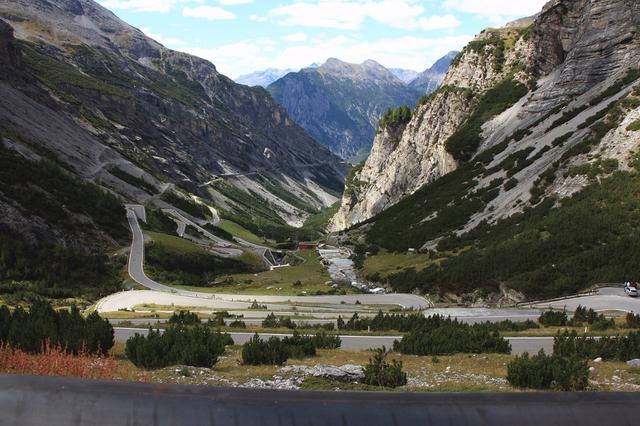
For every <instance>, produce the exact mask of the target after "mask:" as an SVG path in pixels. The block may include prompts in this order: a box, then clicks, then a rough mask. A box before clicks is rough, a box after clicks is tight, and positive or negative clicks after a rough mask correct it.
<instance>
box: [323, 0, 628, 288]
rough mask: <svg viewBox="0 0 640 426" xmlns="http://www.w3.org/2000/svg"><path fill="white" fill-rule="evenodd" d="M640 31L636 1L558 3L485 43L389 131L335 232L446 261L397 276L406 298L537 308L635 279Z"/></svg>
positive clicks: (353, 181) (474, 46)
mask: <svg viewBox="0 0 640 426" xmlns="http://www.w3.org/2000/svg"><path fill="white" fill-rule="evenodd" d="M524 22H525V23H526V21H524ZM639 24H640V5H638V3H637V2H635V1H631V0H580V1H569V0H553V1H551V2H549V3H548V4H547V5H546V6H545V7H544V9H543V11H542V12H541V13H540V14H539V15H538V16H537V17H536V19H535V21H534V23H533V24H532V25H530V26H527V27H517V26H514V25H511V26H508V27H506V28H503V29H499V30H487V31H484V32H483V33H482V34H480V35H479V36H478V37H477V38H476V39H475V40H474V41H473V42H471V43H470V44H469V45H468V46H467V47H466V48H465V49H464V50H463V52H462V53H461V54H460V55H459V56H458V57H457V58H456V59H455V60H454V62H453V64H452V67H451V68H450V70H449V72H448V73H447V76H446V78H445V81H444V83H443V86H442V87H441V88H440V89H439V90H438V91H436V92H435V93H434V94H433V95H432V96H430V97H429V98H428V99H426V100H425V101H424V102H423V103H422V104H421V105H419V106H418V107H417V108H416V109H415V110H414V111H413V115H412V118H411V119H410V120H408V122H407V121H403V120H396V121H394V120H390V121H389V120H388V121H386V122H384V123H381V126H380V129H379V131H378V135H377V137H376V142H375V144H374V148H373V151H372V154H371V156H370V157H369V159H368V160H367V162H366V164H365V165H364V166H363V167H362V169H361V170H356V171H354V172H353V173H352V175H351V176H350V177H349V178H348V184H349V186H348V188H347V190H346V191H345V196H344V198H343V203H342V207H341V209H340V211H339V212H338V214H337V215H336V216H335V217H334V219H333V227H334V229H344V228H348V227H351V226H353V225H356V224H358V223H361V225H360V226H357V227H356V229H355V230H353V231H352V232H353V233H355V234H364V236H366V238H367V240H368V241H369V242H372V243H376V244H379V245H381V246H383V247H385V248H387V249H390V250H394V251H403V250H407V249H408V248H416V249H421V250H422V251H432V250H437V252H435V251H434V252H432V253H431V255H429V256H428V258H429V259H432V260H430V261H426V263H425V267H424V269H421V270H420V271H416V270H407V271H404V272H399V273H397V274H392V275H391V276H388V277H386V278H387V279H388V281H389V282H390V283H391V284H392V285H394V287H396V288H398V289H403V290H408V289H412V288H416V287H418V288H421V289H422V290H423V291H425V292H439V293H442V292H447V291H452V292H457V293H461V292H471V291H473V290H478V289H481V290H482V292H497V291H498V287H499V286H501V285H503V284H507V285H508V286H509V287H511V288H515V289H517V290H520V291H521V292H523V293H524V294H525V295H527V296H532V297H534V296H541V295H544V296H549V295H556V294H566V293H570V292H573V291H576V290H578V289H581V288H584V287H586V286H588V285H589V284H593V283H596V282H602V281H605V282H606V281H608V282H615V281H623V280H624V279H625V277H628V276H638V275H639V274H640V268H639V267H638V266H637V263H636V262H634V261H633V258H634V257H636V256H637V255H638V254H639V253H640V247H639V243H638V241H640V228H638V226H637V223H638V219H637V217H638V214H640V211H639V210H638V206H637V202H636V201H637V200H636V198H637V193H638V191H640V181H639V180H638V170H637V169H636V167H637V164H638V163H637V157H636V156H637V153H638V152H639V151H640V133H639V132H638V131H637V129H638V128H640V124H638V123H639V122H638V117H640V88H639V87H638V86H639V83H640V82H639V81H638V78H639V77H640V72H639V71H638V67H639V66H640V59H639V58H640V37H639V36H638V25H639ZM627 279H628V278H627Z"/></svg>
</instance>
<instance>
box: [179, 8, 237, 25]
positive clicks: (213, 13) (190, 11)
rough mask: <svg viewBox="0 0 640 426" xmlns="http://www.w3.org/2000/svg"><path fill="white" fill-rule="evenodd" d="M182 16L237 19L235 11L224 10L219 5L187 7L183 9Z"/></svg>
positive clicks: (212, 19)
mask: <svg viewBox="0 0 640 426" xmlns="http://www.w3.org/2000/svg"><path fill="white" fill-rule="evenodd" d="M182 16H186V17H188V18H202V19H207V20H209V21H220V20H230V19H236V15H235V13H232V12H229V11H228V10H224V9H223V8H221V7H218V6H198V7H185V8H184V9H183V10H182Z"/></svg>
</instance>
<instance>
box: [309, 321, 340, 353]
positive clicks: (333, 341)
mask: <svg viewBox="0 0 640 426" xmlns="http://www.w3.org/2000/svg"><path fill="white" fill-rule="evenodd" d="M332 325H333V324H332ZM313 344H314V346H315V347H316V348H317V349H339V348H340V346H341V345H342V340H341V339H340V336H338V335H336V334H329V333H327V332H326V331H324V330H323V331H320V332H318V333H316V334H315V336H313Z"/></svg>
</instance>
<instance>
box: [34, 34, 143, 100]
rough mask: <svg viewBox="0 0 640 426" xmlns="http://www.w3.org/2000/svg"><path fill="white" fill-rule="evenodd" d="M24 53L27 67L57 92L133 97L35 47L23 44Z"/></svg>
mask: <svg viewBox="0 0 640 426" xmlns="http://www.w3.org/2000/svg"><path fill="white" fill-rule="evenodd" d="M22 51H23V52H24V63H25V64H26V65H27V67H29V68H30V69H31V70H33V72H34V73H35V74H36V76H37V77H38V79H39V80H40V81H41V82H42V83H44V84H45V85H47V86H49V87H50V88H52V89H53V90H55V91H56V92H60V93H65V92H66V88H67V87H76V88H78V89H82V90H93V91H97V92H100V93H103V94H105V95H110V96H116V97H120V98H130V97H131V94H130V93H129V92H128V91H127V90H126V89H124V88H122V87H119V86H116V85H114V84H110V83H107V82H105V81H101V80H98V79H96V78H94V77H92V76H90V75H87V74H84V73H82V72H80V70H78V69H77V68H75V67H73V66H72V65H69V64H67V63H65V62H62V61H60V60H57V59H54V58H53V57H51V56H47V55H44V54H42V53H40V52H38V51H37V50H36V49H35V47H32V46H30V45H27V44H23V45H22Z"/></svg>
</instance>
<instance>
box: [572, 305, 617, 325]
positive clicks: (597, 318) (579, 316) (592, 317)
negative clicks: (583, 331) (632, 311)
mask: <svg viewBox="0 0 640 426" xmlns="http://www.w3.org/2000/svg"><path fill="white" fill-rule="evenodd" d="M585 323H586V324H589V325H591V329H592V330H594V331H604V330H608V329H611V328H615V326H616V324H615V322H614V321H613V319H611V318H607V317H605V316H604V315H603V314H598V313H597V312H596V311H594V310H593V309H591V308H589V309H587V308H586V307H584V306H581V305H578V307H577V308H576V310H575V312H574V313H573V318H571V320H570V321H569V322H568V325H572V326H582V325H583V324H585Z"/></svg>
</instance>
